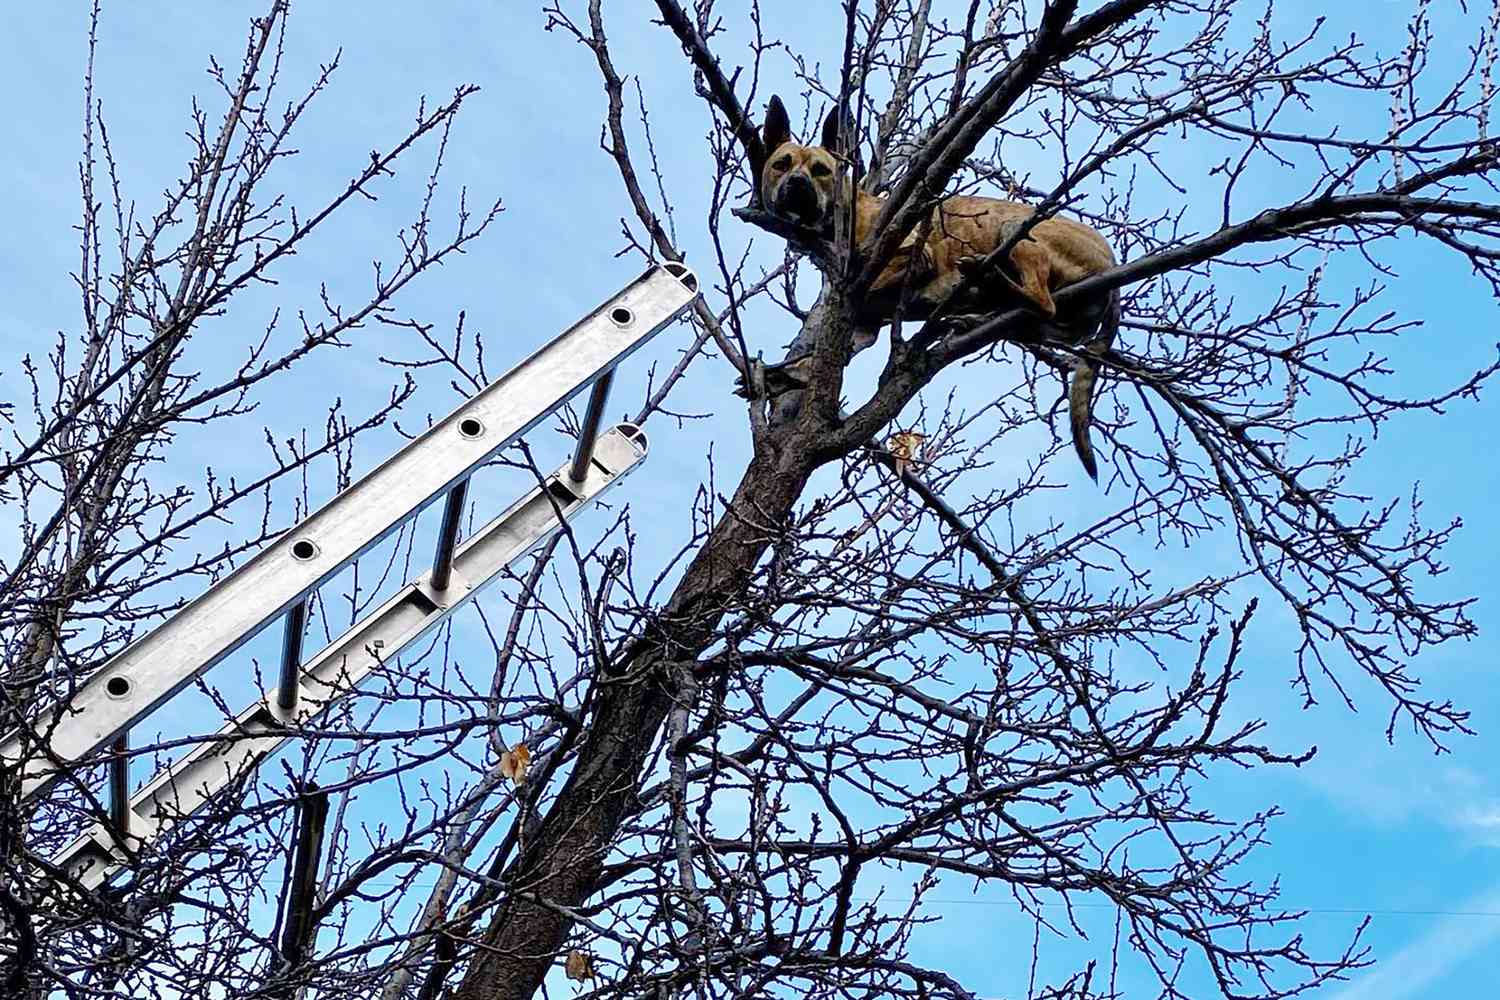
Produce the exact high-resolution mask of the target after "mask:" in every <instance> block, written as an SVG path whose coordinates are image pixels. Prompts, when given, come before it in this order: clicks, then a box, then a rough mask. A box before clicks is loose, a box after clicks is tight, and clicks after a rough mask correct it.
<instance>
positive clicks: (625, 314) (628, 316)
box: [609, 306, 635, 326]
mask: <svg viewBox="0 0 1500 1000" xmlns="http://www.w3.org/2000/svg"><path fill="white" fill-rule="evenodd" d="M609 321H610V322H611V323H613V324H614V325H615V326H629V325H630V324H631V323H634V322H635V313H633V312H631V311H630V310H629V309H626V308H625V307H624V306H615V307H614V308H613V309H611V310H610V311H609Z"/></svg>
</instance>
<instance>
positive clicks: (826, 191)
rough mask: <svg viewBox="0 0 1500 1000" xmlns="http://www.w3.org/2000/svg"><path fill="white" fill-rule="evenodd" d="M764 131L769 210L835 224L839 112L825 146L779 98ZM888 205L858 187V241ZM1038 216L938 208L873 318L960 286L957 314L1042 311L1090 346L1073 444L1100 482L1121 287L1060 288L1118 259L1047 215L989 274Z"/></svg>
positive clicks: (839, 198)
mask: <svg viewBox="0 0 1500 1000" xmlns="http://www.w3.org/2000/svg"><path fill="white" fill-rule="evenodd" d="M763 138H764V142H765V149H766V151H767V156H766V162H765V165H764V166H763V167H762V169H761V176H760V197H761V204H762V205H763V207H764V208H765V209H766V211H768V212H770V213H771V214H773V215H776V216H779V217H781V218H783V219H786V220H788V221H790V222H795V223H798V224H799V225H803V226H808V227H812V228H815V229H826V228H829V227H831V226H832V223H833V219H834V212H835V209H836V208H837V207H838V206H839V205H840V204H847V200H845V199H846V198H847V195H846V194H845V190H846V188H847V184H846V183H845V182H844V180H843V177H844V172H843V171H842V169H841V163H842V161H843V159H844V158H843V157H842V156H840V155H839V113H838V110H837V109H835V110H834V111H833V112H832V113H830V114H829V116H828V118H827V120H826V121H824V123H823V135H822V142H821V145H818V146H803V145H800V144H798V143H797V142H795V141H793V139H792V134H791V121H790V119H789V118H788V117H787V113H786V107H785V106H784V105H783V104H782V103H781V99H780V98H779V97H773V98H771V103H770V106H769V108H768V109H767V111H766V123H765V129H764V137H763ZM884 204H885V199H884V198H880V197H876V196H874V195H870V194H866V193H865V192H863V191H856V193H855V201H854V243H855V245H856V246H858V245H861V244H862V243H863V242H864V240H865V238H866V237H867V236H868V235H869V234H870V232H871V230H872V229H873V228H874V224H875V220H876V218H877V217H878V216H879V215H880V210H881V208H882V207H883V206H884ZM1031 215H1032V209H1031V208H1030V207H1029V206H1027V205H1022V204H1019V203H1017V202H1013V201H1002V200H1000V199H998V198H974V197H967V196H963V195H955V196H953V197H951V198H947V199H945V200H944V201H943V202H941V203H940V204H939V205H938V206H937V207H936V208H935V209H933V213H932V219H931V224H930V226H925V227H924V226H919V227H918V228H917V229H916V230H914V231H913V232H912V233H911V235H909V236H908V237H907V238H906V240H905V241H904V242H903V243H902V245H901V247H900V248H899V249H898V250H897V252H896V254H895V257H894V258H893V259H892V260H891V262H890V263H889V264H887V265H886V267H885V268H884V269H883V270H882V271H881V273H880V274H879V275H878V276H877V277H876V279H875V282H874V283H873V284H872V285H871V286H870V293H869V298H868V300H867V301H866V303H865V307H866V308H865V312H866V316H865V319H866V320H868V321H870V322H872V323H874V324H876V325H877V326H878V324H880V323H884V322H888V321H890V320H892V319H894V318H895V315H896V312H897V311H898V310H899V311H901V314H902V317H903V318H909V319H920V318H923V317H925V316H926V315H928V314H930V313H931V311H932V310H933V309H935V308H937V307H938V306H939V305H941V304H942V303H944V302H947V301H948V299H949V296H950V295H953V293H954V292H955V291H956V290H959V289H967V290H968V291H967V294H960V295H959V296H957V297H956V298H955V300H954V301H953V302H949V308H950V310H951V311H954V312H973V311H976V310H980V309H982V310H985V311H996V310H999V309H1004V308H1007V307H1011V306H1017V305H1026V306H1030V307H1031V308H1033V309H1035V310H1036V312H1037V313H1039V314H1040V316H1041V319H1042V322H1043V323H1044V327H1045V329H1046V330H1047V332H1049V333H1052V334H1053V335H1055V336H1058V337H1060V338H1061V339H1063V340H1066V341H1068V342H1071V343H1075V344H1082V345H1083V346H1084V350H1085V354H1084V355H1082V356H1080V358H1079V360H1078V362H1077V364H1076V365H1075V366H1074V369H1073V380H1072V385H1071V386H1070V387H1069V390H1068V412H1069V420H1070V423H1071V424H1072V431H1073V446H1074V448H1076V449H1077V451H1078V457H1079V459H1080V460H1081V461H1082V462H1083V467H1084V469H1086V470H1087V471H1088V474H1089V476H1090V477H1091V478H1095V479H1097V478H1098V467H1097V465H1096V463H1095V461H1094V450H1093V445H1092V444H1091V443H1090V441H1089V424H1090V422H1091V421H1092V418H1093V412H1092V411H1093V395H1094V386H1095V384H1096V382H1097V381H1098V372H1099V366H1098V362H1097V361H1095V360H1093V359H1092V358H1090V357H1089V355H1090V354H1095V353H1099V352H1102V351H1103V350H1105V349H1107V348H1108V347H1109V345H1110V343H1111V342H1112V341H1113V340H1114V336H1115V333H1116V331H1117V329H1118V327H1119V321H1120V305H1119V302H1120V300H1119V293H1118V292H1115V291H1111V292H1109V293H1107V294H1103V295H1100V296H1098V297H1097V299H1096V300H1093V301H1089V302H1086V303H1083V304H1081V305H1075V306H1070V307H1068V308H1067V309H1066V310H1065V311H1064V313H1063V314H1059V312H1058V308H1057V305H1056V303H1055V302H1054V301H1053V299H1052V293H1053V292H1055V291H1057V290H1058V289H1061V288H1064V287H1066V286H1068V285H1071V284H1073V283H1074V282H1075V281H1080V280H1082V279H1084V278H1087V277H1088V276H1089V275H1092V274H1098V273H1099V272H1101V271H1106V270H1109V269H1110V268H1112V267H1114V266H1115V255H1114V252H1113V251H1112V250H1111V249H1110V246H1109V244H1108V243H1106V242H1105V240H1104V237H1102V236H1100V235H1099V234H1098V233H1097V232H1095V231H1094V230H1093V229H1090V228H1089V227H1088V226H1086V225H1084V224H1083V223H1081V222H1075V221H1073V220H1071V219H1064V218H1059V217H1056V216H1053V217H1051V218H1047V219H1043V220H1042V221H1041V222H1038V223H1037V224H1036V225H1035V226H1033V227H1032V228H1031V230H1030V232H1029V233H1027V235H1026V236H1025V237H1024V238H1023V239H1021V241H1020V242H1018V243H1017V244H1016V245H1015V246H1014V247H1013V248H1012V249H1011V251H1010V253H1009V254H1008V256H1009V258H1010V267H1009V270H1010V271H1011V272H1012V273H1011V274H1007V273H1005V271H1006V270H1007V269H1006V268H1003V267H1002V268H991V269H989V270H987V271H986V272H985V273H984V274H979V273H978V270H977V269H978V267H979V265H980V264H981V263H982V262H983V261H984V259H985V258H986V257H988V256H989V255H990V254H992V253H994V252H995V251H996V250H998V249H1000V247H1002V246H1004V245H1005V243H1006V242H1007V241H1008V240H1009V239H1010V238H1011V237H1012V236H1013V235H1014V234H1015V232H1016V229H1017V227H1018V226H1020V225H1021V224H1023V223H1024V222H1025V221H1026V220H1027V219H1029V218H1030V217H1031ZM924 230H925V232H924ZM875 336H876V334H875V332H874V330H871V331H868V332H866V333H864V334H861V335H860V336H858V337H857V338H856V340H855V343H854V350H855V352H858V351H861V350H863V349H864V348H866V347H868V346H870V344H872V343H874V341H875ZM793 364H795V362H794V363H793ZM788 374H792V373H788Z"/></svg>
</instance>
